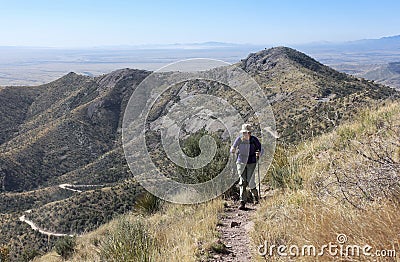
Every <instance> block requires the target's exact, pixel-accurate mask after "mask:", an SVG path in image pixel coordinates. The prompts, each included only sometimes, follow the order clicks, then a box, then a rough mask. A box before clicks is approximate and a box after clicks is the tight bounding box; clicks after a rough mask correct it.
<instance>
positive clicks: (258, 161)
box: [257, 156, 261, 200]
mask: <svg viewBox="0 0 400 262" xmlns="http://www.w3.org/2000/svg"><path fill="white" fill-rule="evenodd" d="M257 173H258V197H259V199H260V200H261V178H260V156H257Z"/></svg>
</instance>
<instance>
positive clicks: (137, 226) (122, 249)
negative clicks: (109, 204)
mask: <svg viewBox="0 0 400 262" xmlns="http://www.w3.org/2000/svg"><path fill="white" fill-rule="evenodd" d="M156 250H157V246H156V242H155V239H154V238H153V237H152V236H151V235H150V233H149V231H148V228H147V226H146V225H145V223H143V222H142V221H140V220H139V219H137V220H136V221H134V222H130V221H127V220H121V221H120V222H119V224H118V225H117V228H116V229H115V230H114V231H112V232H110V233H109V235H107V236H106V237H105V240H104V241H103V242H102V243H101V246H100V257H101V258H102V260H103V261H138V262H146V261H154V254H155V252H156Z"/></svg>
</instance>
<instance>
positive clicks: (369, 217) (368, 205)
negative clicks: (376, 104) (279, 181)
mask: <svg viewBox="0 0 400 262" xmlns="http://www.w3.org/2000/svg"><path fill="white" fill-rule="evenodd" d="M288 157H289V158H290V159H296V161H298V162H299V163H300V164H299V166H300V167H301V168H298V169H297V170H296V173H295V174H292V176H300V177H301V178H302V181H303V188H302V189H298V190H296V189H294V190H285V191H280V192H277V193H276V194H274V196H273V197H271V198H269V199H266V200H264V201H263V202H262V203H261V207H260V209H259V210H258V211H257V212H256V215H255V217H254V222H255V226H254V230H253V231H252V234H251V235H252V240H253V242H254V244H255V245H256V246H259V245H263V244H264V243H265V241H266V242H267V243H268V244H269V245H276V246H279V245H285V246H286V247H290V245H297V246H300V247H302V246H303V245H313V246H315V247H317V253H318V251H320V250H318V247H323V245H327V244H329V243H330V242H331V243H332V244H340V243H339V242H338V240H337V239H336V238H337V236H338V235H339V234H345V235H346V237H347V241H346V242H345V243H344V244H343V245H344V246H345V247H346V245H360V246H365V245H369V246H371V247H372V250H371V252H372V253H373V252H375V251H377V250H381V249H384V250H389V251H392V250H395V251H397V254H396V256H397V258H394V257H391V258H388V257H386V258H382V257H369V256H363V255H362V254H361V255H360V256H348V257H345V256H343V255H342V256H340V254H337V255H336V256H333V255H331V254H329V253H328V252H324V256H321V257H318V256H315V257H314V256H301V255H300V256H297V257H291V258H288V257H282V256H279V255H278V254H277V250H276V249H275V251H274V252H273V254H274V256H272V257H270V256H269V254H267V255H266V256H261V255H259V254H258V252H257V250H253V253H254V255H255V256H254V257H255V258H256V261H266V260H267V261H287V260H289V259H296V260H298V261H316V260H318V261H331V260H335V259H336V260H345V261H351V260H356V261H398V260H399V258H400V246H399V245H400V243H399V241H400V201H399V199H400V190H399V188H400V103H398V102H393V103H389V104H386V105H384V106H382V107H380V108H376V109H370V110H366V111H365V112H363V113H362V114H361V115H360V116H359V117H358V118H356V119H355V120H354V122H353V123H349V124H346V125H342V126H340V127H338V128H337V129H336V130H334V131H333V132H331V133H329V134H325V135H323V136H321V137H318V138H315V139H314V140H312V141H308V142H305V143H303V144H301V145H299V146H298V147H296V148H295V150H293V152H292V153H291V155H290V156H288ZM294 250H295V249H294ZM261 251H263V249H261ZM389 251H388V252H389ZM286 252H288V250H286ZM294 253H296V252H294ZM344 255H345V252H344ZM350 255H352V253H351V252H350ZM355 255H357V254H355ZM390 255H394V254H393V253H392V254H390ZM396 259H397V260H396Z"/></svg>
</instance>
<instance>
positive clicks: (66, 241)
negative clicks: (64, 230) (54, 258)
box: [55, 236, 76, 259]
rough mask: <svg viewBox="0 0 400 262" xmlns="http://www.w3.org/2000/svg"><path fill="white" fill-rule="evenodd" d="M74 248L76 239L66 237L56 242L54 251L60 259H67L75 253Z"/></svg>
mask: <svg viewBox="0 0 400 262" xmlns="http://www.w3.org/2000/svg"><path fill="white" fill-rule="evenodd" d="M75 246H76V238H75V237H69V236H66V237H63V238H61V239H60V240H58V241H57V242H56V244H55V249H56V252H57V254H59V255H60V256H61V257H62V258H64V259H68V258H69V257H70V256H71V255H72V254H73V253H74V252H75Z"/></svg>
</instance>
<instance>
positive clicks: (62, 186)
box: [19, 184, 104, 237]
mask: <svg viewBox="0 0 400 262" xmlns="http://www.w3.org/2000/svg"><path fill="white" fill-rule="evenodd" d="M102 186H104V185H71V184H61V185H59V186H58V187H60V188H62V189H65V190H70V191H73V192H78V193H81V192H82V190H78V189H73V188H77V187H102ZM25 212H26V213H31V212H32V210H31V209H29V210H27V211H25ZM19 220H20V221H21V222H24V223H27V224H28V225H29V226H30V227H31V228H32V229H33V230H37V231H38V232H39V233H41V234H44V235H47V236H56V237H63V236H73V235H68V234H62V233H55V232H50V231H47V230H44V229H41V228H39V227H38V226H37V225H36V224H35V223H34V222H33V221H31V220H29V219H27V218H26V217H25V215H22V216H20V217H19Z"/></svg>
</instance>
